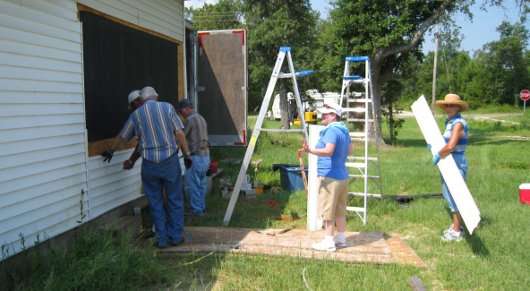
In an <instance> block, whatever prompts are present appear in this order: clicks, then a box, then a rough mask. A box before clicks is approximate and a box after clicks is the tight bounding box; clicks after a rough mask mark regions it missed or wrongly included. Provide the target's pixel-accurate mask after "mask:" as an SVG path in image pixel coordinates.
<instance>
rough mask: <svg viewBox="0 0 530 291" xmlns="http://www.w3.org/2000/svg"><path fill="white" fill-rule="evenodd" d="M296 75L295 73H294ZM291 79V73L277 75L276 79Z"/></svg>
mask: <svg viewBox="0 0 530 291" xmlns="http://www.w3.org/2000/svg"><path fill="white" fill-rule="evenodd" d="M295 75H296V73H295ZM292 77H293V74H291V73H278V78H279V79H285V78H292Z"/></svg>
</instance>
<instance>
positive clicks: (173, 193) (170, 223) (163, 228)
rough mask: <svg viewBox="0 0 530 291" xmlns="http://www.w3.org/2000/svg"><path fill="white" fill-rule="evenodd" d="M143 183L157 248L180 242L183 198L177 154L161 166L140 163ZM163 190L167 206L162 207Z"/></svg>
mask: <svg viewBox="0 0 530 291" xmlns="http://www.w3.org/2000/svg"><path fill="white" fill-rule="evenodd" d="M142 183H143V187H144V192H145V195H146V196H147V200H149V205H150V210H151V216H152V218H153V222H154V224H155V230H156V241H157V243H158V245H160V246H166V245H167V244H168V241H169V242H171V243H178V242H180V240H181V238H182V230H183V228H184V213H183V211H184V199H183V195H182V175H181V170H180V163H179V159H178V156H177V154H174V155H173V156H171V157H169V158H168V159H166V160H165V161H163V162H161V163H154V162H151V161H148V160H143V161H142ZM162 189H164V190H165V191H166V195H167V207H164V195H163V191H162Z"/></svg>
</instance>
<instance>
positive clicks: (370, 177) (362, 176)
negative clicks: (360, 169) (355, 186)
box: [348, 175, 381, 179]
mask: <svg viewBox="0 0 530 291" xmlns="http://www.w3.org/2000/svg"><path fill="white" fill-rule="evenodd" d="M348 177H350V178H364V175H348ZM368 178H369V179H379V178H381V177H379V176H368Z"/></svg>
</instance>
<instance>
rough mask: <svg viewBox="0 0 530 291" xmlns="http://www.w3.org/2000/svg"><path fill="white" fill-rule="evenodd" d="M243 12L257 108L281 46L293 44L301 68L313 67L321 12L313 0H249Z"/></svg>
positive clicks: (251, 93)
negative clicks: (317, 9)
mask: <svg viewBox="0 0 530 291" xmlns="http://www.w3.org/2000/svg"><path fill="white" fill-rule="evenodd" d="M243 12H244V15H245V20H246V27H247V29H248V49H249V108H250V109H255V108H257V107H258V106H259V105H261V102H262V99H263V96H264V95H265V91H266V89H267V84H268V82H269V79H270V76H271V73H272V69H273V67H274V64H275V61H276V58H277V55H278V52H279V48H280V46H290V47H291V52H292V56H293V59H294V63H295V64H294V66H295V68H296V69H297V70H307V69H310V68H309V67H308V64H309V61H308V60H311V59H312V57H313V48H314V47H315V25H316V21H317V19H318V13H317V12H315V11H312V10H311V5H310V4H309V0H289V1H287V0H271V1H259V0H246V1H244V5H243ZM286 63H287V62H284V64H286ZM285 68H286V67H284V71H287V69H285ZM312 78H314V77H312ZM280 81H282V80H280ZM280 81H279V82H280ZM283 81H285V80H283ZM300 81H301V84H304V80H303V79H301V80H300ZM305 82H307V80H306V81H305ZM300 87H303V86H300Z"/></svg>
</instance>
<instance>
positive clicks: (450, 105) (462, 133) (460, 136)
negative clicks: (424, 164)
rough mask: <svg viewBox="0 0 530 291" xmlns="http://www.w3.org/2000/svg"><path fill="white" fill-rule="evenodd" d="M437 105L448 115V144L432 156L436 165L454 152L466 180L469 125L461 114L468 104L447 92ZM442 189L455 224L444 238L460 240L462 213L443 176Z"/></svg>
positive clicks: (446, 130)
mask: <svg viewBox="0 0 530 291" xmlns="http://www.w3.org/2000/svg"><path fill="white" fill-rule="evenodd" d="M436 105H438V107H440V108H441V109H443V110H444V111H445V114H446V115H447V120H446V121H445V126H446V128H445V132H444V134H443V137H444V139H445V143H446V144H445V146H444V147H443V148H442V149H441V150H440V151H438V152H437V153H436V154H435V155H434V156H433V157H432V161H433V163H434V164H435V165H436V164H438V162H439V161H440V159H441V158H444V157H446V156H448V155H450V154H452V155H453V158H454V160H455V162H456V165H457V166H458V169H459V170H460V174H461V175H462V177H463V178H464V180H465V179H466V173H467V159H466V155H465V151H466V146H467V142H468V126H467V123H466V121H465V120H464V119H463V118H462V116H461V115H460V112H463V111H466V110H467V108H468V104H467V102H466V101H463V100H462V99H461V98H460V96H458V95H456V94H447V95H445V98H444V100H438V101H436ZM442 190H443V196H444V198H445V200H446V201H447V203H448V204H449V209H450V210H451V213H452V215H453V224H451V226H450V227H449V228H448V229H447V230H445V231H444V234H443V236H442V240H444V241H453V240H454V241H459V240H461V239H462V236H463V234H464V228H463V227H462V226H461V224H460V213H459V212H458V208H457V207H456V204H455V201H454V200H453V197H452V196H451V193H450V192H449V189H448V188H447V184H446V183H445V181H444V179H443V177H442Z"/></svg>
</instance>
